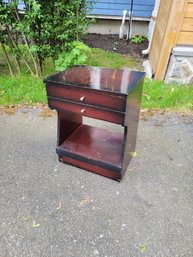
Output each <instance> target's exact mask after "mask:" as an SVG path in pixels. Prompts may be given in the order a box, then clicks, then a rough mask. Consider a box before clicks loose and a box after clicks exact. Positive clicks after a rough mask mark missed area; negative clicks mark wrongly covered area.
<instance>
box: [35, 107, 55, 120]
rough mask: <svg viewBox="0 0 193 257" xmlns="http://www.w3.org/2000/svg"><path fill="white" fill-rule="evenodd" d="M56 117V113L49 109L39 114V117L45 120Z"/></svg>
mask: <svg viewBox="0 0 193 257" xmlns="http://www.w3.org/2000/svg"><path fill="white" fill-rule="evenodd" d="M55 115H56V112H55V111H52V110H49V109H43V110H42V111H41V113H40V114H39V116H40V117H43V118H49V117H53V116H55Z"/></svg>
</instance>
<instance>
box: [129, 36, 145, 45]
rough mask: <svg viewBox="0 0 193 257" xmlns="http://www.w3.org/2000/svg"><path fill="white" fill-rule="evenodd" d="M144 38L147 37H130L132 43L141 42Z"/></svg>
mask: <svg viewBox="0 0 193 257" xmlns="http://www.w3.org/2000/svg"><path fill="white" fill-rule="evenodd" d="M146 40H147V38H146V37H144V36H139V35H135V36H132V37H131V42H132V43H134V44H141V43H143V42H144V41H146Z"/></svg>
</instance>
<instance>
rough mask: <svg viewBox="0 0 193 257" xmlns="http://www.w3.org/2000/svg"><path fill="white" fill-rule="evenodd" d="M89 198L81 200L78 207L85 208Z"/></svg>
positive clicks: (89, 200)
mask: <svg viewBox="0 0 193 257" xmlns="http://www.w3.org/2000/svg"><path fill="white" fill-rule="evenodd" d="M91 200H92V199H91V197H90V196H86V197H85V199H83V200H82V201H81V202H80V204H79V207H85V206H86V205H87V204H89V203H90V202H91Z"/></svg>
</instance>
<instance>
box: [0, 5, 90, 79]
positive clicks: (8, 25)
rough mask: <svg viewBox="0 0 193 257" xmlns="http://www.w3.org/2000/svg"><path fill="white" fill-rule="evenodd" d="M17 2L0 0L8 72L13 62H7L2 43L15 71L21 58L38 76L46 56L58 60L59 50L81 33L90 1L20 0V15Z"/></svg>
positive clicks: (0, 37) (1, 41)
mask: <svg viewBox="0 0 193 257" xmlns="http://www.w3.org/2000/svg"><path fill="white" fill-rule="evenodd" d="M18 3H19V1H17V0H10V1H9V2H8V3H6V4H5V3H4V2H3V1H2V0H0V28H1V30H0V44H2V48H3V49H4V56H5V57H6V61H7V64H8V66H9V70H10V74H12V73H13V71H14V68H13V65H14V63H12V64H11V60H10V58H9V54H7V53H6V51H5V48H4V44H5V45H8V46H9V47H10V49H11V53H12V56H14V58H15V59H16V61H17V64H16V66H17V69H18V70H19V67H20V62H21V61H22V62H24V63H25V65H26V67H27V68H28V70H29V71H30V72H31V74H33V75H35V76H41V75H42V72H43V64H44V62H45V60H46V58H48V57H51V58H52V59H53V60H56V59H58V56H59V54H60V53H62V52H64V51H65V52H66V51H67V48H66V46H67V45H68V44H70V43H72V42H73V41H75V40H77V41H78V40H79V39H80V38H81V36H82V35H83V34H84V33H85V31H86V29H87V27H88V25H89V23H90V20H89V19H87V18H86V17H87V14H88V12H89V8H91V7H92V0H90V1H87V0H73V1H69V0H57V1H47V0H38V1H37V0H23V3H24V5H25V11H24V12H23V13H22V14H21V13H20V12H19V10H18ZM19 41H22V43H23V44H24V45H25V46H26V49H27V52H28V54H27V55H24V54H23V52H22V51H21V49H20V46H19V44H18V42H19ZM19 71H20V70H19Z"/></svg>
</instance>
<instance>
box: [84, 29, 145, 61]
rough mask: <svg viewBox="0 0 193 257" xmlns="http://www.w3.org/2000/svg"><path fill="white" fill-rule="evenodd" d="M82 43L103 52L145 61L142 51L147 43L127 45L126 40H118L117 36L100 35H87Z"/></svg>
mask: <svg viewBox="0 0 193 257" xmlns="http://www.w3.org/2000/svg"><path fill="white" fill-rule="evenodd" d="M83 42H84V43H85V44H87V45H88V46H90V47H94V48H101V49H103V50H105V51H110V52H116V53H119V54H128V55H130V56H132V57H134V58H140V59H146V56H144V55H142V50H144V49H146V48H147V47H148V41H145V42H143V43H141V44H134V43H131V42H130V43H129V45H127V40H126V39H119V35H102V34H95V33H89V34H87V35H85V36H84V38H83Z"/></svg>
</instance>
